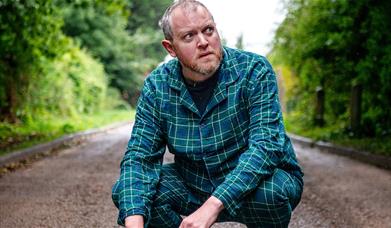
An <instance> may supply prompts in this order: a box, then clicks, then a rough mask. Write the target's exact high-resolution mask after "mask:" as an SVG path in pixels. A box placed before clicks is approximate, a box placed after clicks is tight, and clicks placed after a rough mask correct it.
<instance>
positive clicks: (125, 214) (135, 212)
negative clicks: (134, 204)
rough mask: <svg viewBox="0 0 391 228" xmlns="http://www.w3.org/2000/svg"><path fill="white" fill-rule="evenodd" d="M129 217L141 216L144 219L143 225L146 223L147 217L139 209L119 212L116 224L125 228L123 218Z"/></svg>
mask: <svg viewBox="0 0 391 228" xmlns="http://www.w3.org/2000/svg"><path fill="white" fill-rule="evenodd" d="M131 215H142V216H143V217H144V224H146V223H147V216H146V212H145V210H143V209H141V208H135V209H130V210H128V211H124V210H120V212H119V215H118V220H117V223H118V225H120V226H125V218H126V217H128V216H131Z"/></svg>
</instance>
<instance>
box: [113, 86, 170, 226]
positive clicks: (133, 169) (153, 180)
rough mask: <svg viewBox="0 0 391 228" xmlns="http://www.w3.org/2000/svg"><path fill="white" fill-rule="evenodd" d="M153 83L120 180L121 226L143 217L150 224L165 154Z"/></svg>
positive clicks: (139, 108) (139, 109)
mask: <svg viewBox="0 0 391 228" xmlns="http://www.w3.org/2000/svg"><path fill="white" fill-rule="evenodd" d="M151 87H152V85H151V81H150V80H148V79H147V80H146V81H145V84H144V87H143V90H142V93H141V96H140V98H139V101H138V105H137V110H136V120H135V124H134V126H133V130H132V136H131V138H130V140H129V143H128V147H127V151H126V153H125V156H124V158H123V160H122V162H121V175H120V178H119V188H120V189H121V191H120V192H119V200H118V203H119V217H118V223H119V224H120V225H125V224H124V222H125V218H126V217H128V216H131V215H142V216H143V217H144V219H145V221H144V222H147V220H148V218H149V214H150V208H151V203H152V198H153V195H154V194H155V192H156V184H157V182H158V179H159V173H160V168H161V162H162V158H163V154H164V151H165V145H164V142H163V137H162V131H161V127H160V118H159V112H158V110H157V105H156V102H155V101H156V99H155V95H154V93H153V90H152V88H151Z"/></svg>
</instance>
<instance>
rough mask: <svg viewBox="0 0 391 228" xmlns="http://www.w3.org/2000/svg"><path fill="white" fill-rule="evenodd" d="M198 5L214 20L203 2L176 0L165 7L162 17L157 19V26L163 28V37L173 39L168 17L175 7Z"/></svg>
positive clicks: (192, 7) (187, 7)
mask: <svg viewBox="0 0 391 228" xmlns="http://www.w3.org/2000/svg"><path fill="white" fill-rule="evenodd" d="M198 6H201V7H203V8H204V9H206V10H207V11H208V13H209V14H210V16H211V17H212V20H214V19H213V16H212V14H211V13H210V11H209V10H208V8H206V6H205V5H204V4H202V3H201V2H199V1H197V0H176V1H174V2H173V3H172V4H171V5H170V6H169V7H168V8H167V9H166V11H165V12H164V14H163V16H162V18H161V19H160V21H159V26H160V28H161V29H162V30H163V34H164V38H165V39H166V40H171V41H172V40H173V32H172V29H171V23H170V17H171V14H172V12H173V11H174V10H175V9H176V8H178V7H182V8H184V9H195V8H196V7H198Z"/></svg>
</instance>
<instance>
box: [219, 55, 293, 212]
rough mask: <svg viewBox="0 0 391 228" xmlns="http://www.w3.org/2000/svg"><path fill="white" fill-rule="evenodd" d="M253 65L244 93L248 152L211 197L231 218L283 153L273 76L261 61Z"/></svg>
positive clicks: (280, 122)
mask: <svg viewBox="0 0 391 228" xmlns="http://www.w3.org/2000/svg"><path fill="white" fill-rule="evenodd" d="M257 61H259V62H257V63H255V64H254V67H253V69H252V70H251V72H252V78H251V80H250V81H249V82H250V83H249V89H248V98H247V99H248V111H249V116H250V124H249V139H248V149H247V150H246V151H245V152H244V153H243V154H242V155H241V156H240V158H239V162H238V165H237V166H236V167H235V169H234V170H233V171H232V172H231V173H230V174H229V175H228V176H227V177H226V179H225V181H224V182H223V183H222V184H221V185H220V186H218V187H217V188H216V190H215V191H214V192H213V196H215V197H216V198H218V199H220V200H221V201H222V202H223V204H224V207H225V208H226V209H227V211H228V212H229V213H230V214H231V215H233V216H234V215H235V214H236V208H238V207H239V203H240V202H241V201H242V199H243V198H244V197H245V196H246V195H247V194H248V193H249V192H251V191H252V190H254V189H255V188H256V187H257V186H258V184H259V182H260V181H261V180H263V179H265V178H266V177H268V176H270V175H272V173H273V171H274V169H275V167H276V166H277V165H278V163H279V160H280V159H279V156H280V155H279V154H280V153H282V151H283V146H282V143H281V139H280V137H281V135H282V134H285V133H284V129H283V126H282V114H281V111H280V105H279V101H278V92H277V82H276V78H275V75H274V72H273V70H272V68H271V66H270V64H269V63H268V62H267V60H266V59H264V58H260V59H259V58H258V59H257Z"/></svg>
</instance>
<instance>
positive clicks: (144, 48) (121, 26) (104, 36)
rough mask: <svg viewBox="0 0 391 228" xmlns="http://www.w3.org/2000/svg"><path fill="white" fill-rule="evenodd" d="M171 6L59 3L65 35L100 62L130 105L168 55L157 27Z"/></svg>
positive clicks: (162, 3)
mask: <svg viewBox="0 0 391 228" xmlns="http://www.w3.org/2000/svg"><path fill="white" fill-rule="evenodd" d="M169 3H170V1H168V0H166V1H156V0H153V1H152V0H151V1H131V2H129V3H128V2H126V1H125V0H122V1H121V0H117V1H116V2H115V7H113V6H112V5H113V2H111V1H89V0H79V1H76V2H73V3H67V2H66V1H60V0H59V5H61V6H62V9H63V15H64V21H65V24H64V27H63V31H64V32H65V33H66V34H67V35H69V36H71V37H73V38H74V39H76V40H77V41H78V42H79V43H80V44H81V46H82V47H85V48H87V49H88V50H89V51H90V52H91V53H92V54H93V56H94V57H97V58H98V59H100V61H101V62H102V63H103V64H104V66H105V71H106V72H107V73H108V75H109V77H110V85H111V86H113V87H115V88H117V89H119V91H120V92H121V94H122V96H123V97H124V98H125V99H127V100H128V101H130V100H131V98H132V97H134V96H135V95H137V94H138V91H139V88H140V87H141V84H142V80H143V78H144V76H145V74H147V73H148V72H149V71H151V70H152V69H153V68H154V67H155V66H156V65H157V64H158V63H159V62H161V61H162V59H163V57H164V55H165V52H164V50H163V48H162V47H161V45H160V40H161V38H162V35H161V34H160V32H159V31H158V27H157V24H158V18H159V17H160V15H161V14H162V13H163V10H164V6H166V5H168V4H169ZM108 8H110V9H111V10H110V11H108V10H107V9H108ZM124 12H127V13H124ZM129 12H130V13H129ZM128 14H130V17H128Z"/></svg>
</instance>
